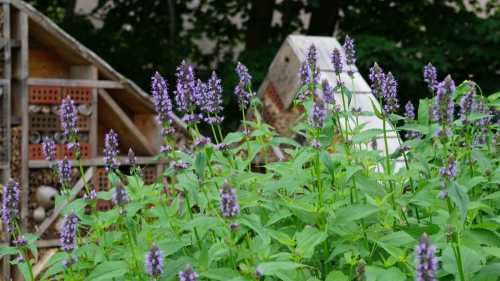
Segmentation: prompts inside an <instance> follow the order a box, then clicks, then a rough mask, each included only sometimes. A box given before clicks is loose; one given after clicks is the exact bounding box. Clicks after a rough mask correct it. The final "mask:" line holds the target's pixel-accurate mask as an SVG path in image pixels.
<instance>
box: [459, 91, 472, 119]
mask: <svg viewBox="0 0 500 281" xmlns="http://www.w3.org/2000/svg"><path fill="white" fill-rule="evenodd" d="M475 96H476V91H475V89H471V90H470V91H469V92H468V93H466V94H465V95H463V96H462V98H461V99H460V120H462V122H463V123H468V121H467V116H468V115H469V114H470V113H471V112H472V105H473V102H474V98H475Z"/></svg>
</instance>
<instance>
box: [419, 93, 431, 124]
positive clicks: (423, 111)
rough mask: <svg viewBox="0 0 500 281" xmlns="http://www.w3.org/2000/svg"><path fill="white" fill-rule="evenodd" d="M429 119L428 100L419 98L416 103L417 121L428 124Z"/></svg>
mask: <svg viewBox="0 0 500 281" xmlns="http://www.w3.org/2000/svg"><path fill="white" fill-rule="evenodd" d="M429 119H430V118H429V100H428V99H421V100H420V103H419V105H418V123H420V124H422V125H428V124H429Z"/></svg>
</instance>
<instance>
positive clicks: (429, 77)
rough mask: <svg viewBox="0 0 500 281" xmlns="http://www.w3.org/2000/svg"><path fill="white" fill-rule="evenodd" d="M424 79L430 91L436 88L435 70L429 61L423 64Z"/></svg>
mask: <svg viewBox="0 0 500 281" xmlns="http://www.w3.org/2000/svg"><path fill="white" fill-rule="evenodd" d="M424 81H425V82H426V83H427V87H428V88H429V90H430V91H431V92H434V91H435V90H436V87H437V84H438V82H437V70H436V68H435V67H434V66H433V65H432V64H431V63H428V64H427V65H426V66H424Z"/></svg>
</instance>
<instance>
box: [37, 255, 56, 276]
mask: <svg viewBox="0 0 500 281" xmlns="http://www.w3.org/2000/svg"><path fill="white" fill-rule="evenodd" d="M56 253H57V249H50V250H48V251H47V252H46V253H45V254H44V255H43V256H42V257H41V258H40V259H39V261H38V263H36V264H35V265H34V266H33V276H34V277H35V279H36V278H37V277H38V275H40V273H42V272H43V271H44V270H45V268H46V267H47V264H48V263H49V261H50V259H51V258H52V256H54V255H55V254H56Z"/></svg>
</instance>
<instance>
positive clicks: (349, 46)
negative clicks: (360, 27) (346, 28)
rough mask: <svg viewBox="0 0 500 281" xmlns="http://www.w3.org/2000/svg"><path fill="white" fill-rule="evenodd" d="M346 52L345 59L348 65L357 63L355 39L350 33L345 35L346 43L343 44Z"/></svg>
mask: <svg viewBox="0 0 500 281" xmlns="http://www.w3.org/2000/svg"><path fill="white" fill-rule="evenodd" d="M342 48H343V49H344V52H345V60H346V64H347V65H354V64H356V49H355V47H354V39H352V38H351V37H349V35H346V36H345V39H344V45H343V46H342Z"/></svg>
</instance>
